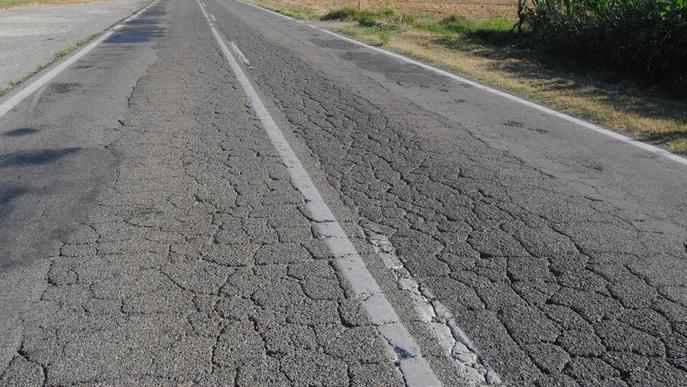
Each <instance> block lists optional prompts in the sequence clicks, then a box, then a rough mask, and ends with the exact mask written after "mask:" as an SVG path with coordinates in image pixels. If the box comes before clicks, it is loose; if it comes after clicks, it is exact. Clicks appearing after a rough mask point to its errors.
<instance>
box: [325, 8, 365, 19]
mask: <svg viewBox="0 0 687 387" xmlns="http://www.w3.org/2000/svg"><path fill="white" fill-rule="evenodd" d="M359 12H360V11H358V9H357V8H353V7H343V8H337V9H334V10H331V11H329V13H327V14H326V15H324V16H322V20H355V19H356V18H357V17H358V13H359Z"/></svg>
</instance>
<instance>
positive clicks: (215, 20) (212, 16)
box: [210, 14, 217, 23]
mask: <svg viewBox="0 0 687 387" xmlns="http://www.w3.org/2000/svg"><path fill="white" fill-rule="evenodd" d="M210 19H212V21H213V22H215V23H217V19H216V18H215V15H213V14H210Z"/></svg>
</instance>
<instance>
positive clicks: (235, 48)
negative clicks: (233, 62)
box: [229, 41, 250, 66]
mask: <svg viewBox="0 0 687 387" xmlns="http://www.w3.org/2000/svg"><path fill="white" fill-rule="evenodd" d="M229 44H230V45H231V49H232V50H233V51H234V54H236V56H238V57H239V59H240V60H241V62H243V64H245V65H246V66H250V61H249V60H248V58H246V56H245V55H243V52H242V51H241V49H240V48H239V46H238V45H236V43H234V42H233V41H232V42H229Z"/></svg>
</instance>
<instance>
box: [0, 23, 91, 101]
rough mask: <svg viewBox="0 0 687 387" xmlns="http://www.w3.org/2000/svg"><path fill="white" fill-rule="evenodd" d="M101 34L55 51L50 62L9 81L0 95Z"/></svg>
mask: <svg viewBox="0 0 687 387" xmlns="http://www.w3.org/2000/svg"><path fill="white" fill-rule="evenodd" d="M99 35H100V34H99V33H95V34H92V35H90V36H89V37H87V38H84V39H81V40H79V41H78V42H76V43H74V44H72V45H71V46H69V47H65V48H63V49H61V50H60V51H58V52H56V53H55V55H54V56H53V58H52V59H51V60H50V61H49V62H48V63H44V64H42V65H39V66H37V67H36V68H35V69H34V70H33V71H31V72H30V73H28V74H26V75H25V76H24V77H23V78H21V79H17V80H14V81H11V82H9V83H7V84H6V85H4V86H2V87H0V97H2V96H3V95H5V94H7V93H9V92H10V91H12V89H14V88H15V87H17V86H19V85H20V84H22V83H23V82H25V81H27V80H28V79H29V78H31V77H33V76H34V75H36V74H38V73H39V72H40V71H41V70H43V69H44V68H46V67H48V66H50V65H51V64H53V63H55V62H56V61H58V60H60V59H62V58H64V57H66V56H67V55H69V54H70V53H72V52H74V51H75V50H76V49H78V48H79V47H81V46H83V45H85V44H86V43H88V42H90V41H91V40H93V39H95V38H96V37H98V36H99Z"/></svg>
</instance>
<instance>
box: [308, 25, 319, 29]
mask: <svg viewBox="0 0 687 387" xmlns="http://www.w3.org/2000/svg"><path fill="white" fill-rule="evenodd" d="M308 27H310V28H314V29H317V28H318V27H317V26H316V25H314V24H308Z"/></svg>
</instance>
